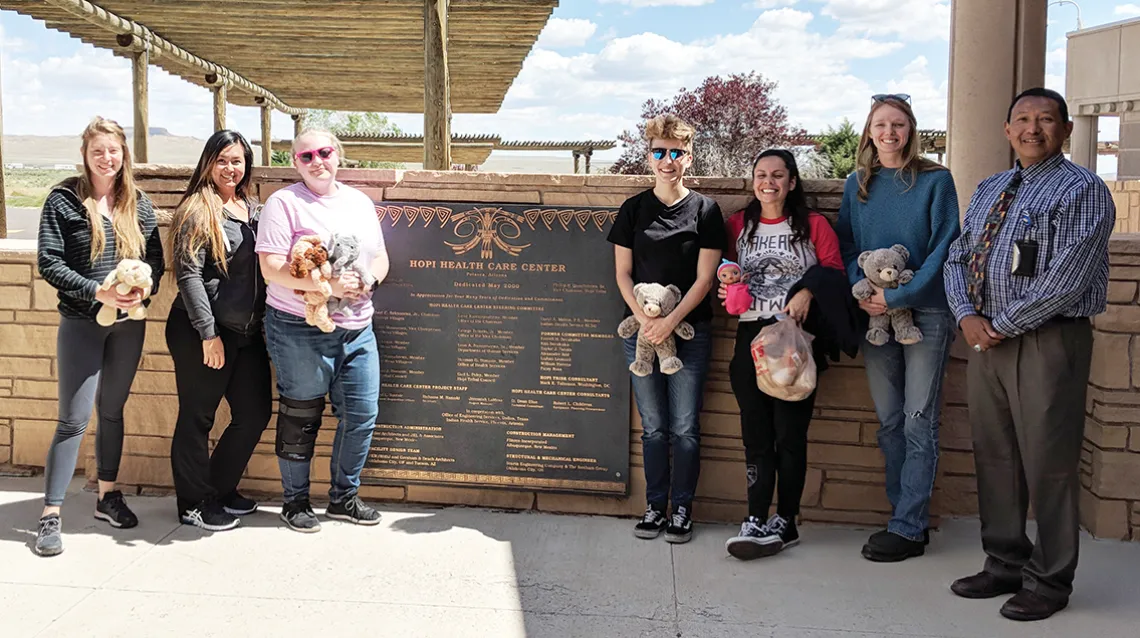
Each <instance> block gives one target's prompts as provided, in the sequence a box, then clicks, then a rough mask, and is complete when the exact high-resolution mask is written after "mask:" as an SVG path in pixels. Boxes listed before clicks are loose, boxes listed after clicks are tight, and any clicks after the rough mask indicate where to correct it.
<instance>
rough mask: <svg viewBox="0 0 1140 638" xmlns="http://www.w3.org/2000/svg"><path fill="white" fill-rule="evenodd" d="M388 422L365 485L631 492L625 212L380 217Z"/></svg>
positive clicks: (379, 331) (399, 211) (378, 296)
mask: <svg viewBox="0 0 1140 638" xmlns="http://www.w3.org/2000/svg"><path fill="white" fill-rule="evenodd" d="M376 212H377V214H378V215H379V217H380V224H381V227H382V228H383V231H384V239H385V243H386V244H387V247H388V255H389V257H390V258H391V261H392V269H391V274H389V275H388V279H387V280H385V282H384V283H383V284H382V285H381V286H380V287H379V288H377V290H376V293H375V296H374V301H375V303H376V316H375V319H374V322H373V324H374V327H375V330H376V335H377V339H378V341H379V347H380V367H381V370H380V373H381V383H380V416H379V418H378V419H377V421H376V431H375V434H374V435H373V439H372V450H371V452H370V454H369V457H368V461H367V463H366V465H365V469H364V475H363V478H364V480H366V481H370V482H376V483H384V482H398V483H431V484H442V485H463V486H471V487H502V488H518V489H528V490H556V491H567V492H591V493H608V494H625V493H626V490H627V485H628V475H629V438H630V437H629V430H630V428H629V408H630V405H629V370H628V368H627V366H626V364H625V357H624V354H623V352H622V342H621V339H620V338H619V337H618V336H617V326H618V323H620V322H621V319H622V311H623V301H622V298H621V293H620V292H619V291H618V289H617V285H616V283H615V282H614V258H613V247H612V245H610V244H609V243H608V242H607V241H606V235H607V234H608V233H609V230H610V227H611V226H612V225H613V222H614V219H615V217H616V216H617V210H616V209H600V208H558V207H541V206H525V205H524V206H517V205H510V206H507V205H504V206H497V205H493V204H450V203H395V202H383V203H379V204H377V206H376Z"/></svg>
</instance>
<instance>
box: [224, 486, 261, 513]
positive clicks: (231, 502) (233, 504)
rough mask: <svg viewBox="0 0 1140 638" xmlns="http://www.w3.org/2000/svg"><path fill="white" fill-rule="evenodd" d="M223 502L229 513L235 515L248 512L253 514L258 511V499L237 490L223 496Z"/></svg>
mask: <svg viewBox="0 0 1140 638" xmlns="http://www.w3.org/2000/svg"><path fill="white" fill-rule="evenodd" d="M221 504H222V507H223V508H224V509H225V510H226V513H227V514H232V515H234V516H245V515H246V514H252V513H254V512H256V511H257V501H254V500H253V499H250V498H246V497H244V496H242V495H241V494H238V493H237V492H236V491H235V492H232V493H230V495H229V496H227V497H225V498H223V499H222V500H221Z"/></svg>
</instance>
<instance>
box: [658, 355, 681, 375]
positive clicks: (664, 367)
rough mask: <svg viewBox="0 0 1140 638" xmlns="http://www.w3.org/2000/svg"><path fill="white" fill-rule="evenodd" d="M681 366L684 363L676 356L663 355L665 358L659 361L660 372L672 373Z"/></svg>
mask: <svg viewBox="0 0 1140 638" xmlns="http://www.w3.org/2000/svg"><path fill="white" fill-rule="evenodd" d="M683 367H684V364H683V363H681V360H680V359H678V358H677V357H665V359H664V360H663V361H662V362H661V373H662V374H673V373H675V372H677V371H678V370H680V369H681V368H683Z"/></svg>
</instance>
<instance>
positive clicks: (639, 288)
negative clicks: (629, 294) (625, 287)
mask: <svg viewBox="0 0 1140 638" xmlns="http://www.w3.org/2000/svg"><path fill="white" fill-rule="evenodd" d="M648 285H649V284H636V285H634V287H633V294H634V295H635V296H636V295H639V294H641V291H642V290H644V289H645V287H646V286H648Z"/></svg>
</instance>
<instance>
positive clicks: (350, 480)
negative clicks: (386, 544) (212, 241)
mask: <svg viewBox="0 0 1140 638" xmlns="http://www.w3.org/2000/svg"><path fill="white" fill-rule="evenodd" d="M292 151H293V167H294V168H296V169H297V172H298V173H299V174H300V175H301V179H302V181H301V182H298V183H296V184H293V185H292V186H289V187H286V188H284V189H281V190H279V191H277V192H276V193H273V195H271V196H270V197H269V199H268V200H267V201H266V202H265V206H264V208H263V209H262V211H261V219H260V223H259V226H258V232H257V252H258V254H259V256H260V262H261V271H262V273H263V274H264V276H265V279H266V281H267V282H268V291H267V292H268V295H267V300H266V305H267V308H266V312H265V336H266V345H267V346H268V347H269V354H270V356H271V357H272V359H273V365H274V368H275V369H276V371H277V390H278V393H279V394H280V395H281V400H280V405H279V410H278V416H277V457H278V463H279V465H280V467H281V484H282V487H283V489H284V493H285V494H284V495H285V505H284V507H283V508H282V510H281V519H282V520H283V521H285V524H286V525H288V526H289V527H290V528H291V529H294V530H297V531H299V532H316V531H318V530H320V527H321V525H320V522H319V521H318V520H317V517H316V515H315V514H314V513H313V508H312V506H311V505H310V504H309V470H310V462H311V461H312V458H313V449H314V447H315V446H316V440H317V431H318V430H319V429H320V426H321V414H322V413H323V412H324V408H325V395H329V397H330V398H331V400H332V404H333V412H334V414H336V416H337V418H338V423H337V430H336V438H335V439H334V440H333V449H332V459H331V462H330V466H331V467H330V472H329V474H330V481H329V482H330V485H329V506H328V509H327V510H326V511H325V515H326V516H328V517H329V518H335V519H339V520H345V521H349V522H352V523H358V524H361V525H375V524H377V523H379V522H380V514H379V513H378V512H377V511H376V510H375V509H373V508H371V507H369V506H368V505H366V504H364V503H363V502H362V501H361V500H360V497H358V496H357V490H358V488H359V487H360V472H361V469H363V467H364V461H365V459H366V458H367V456H368V450H369V448H370V447H371V446H372V430H373V428H374V427H375V425H376V415H377V404H378V402H379V398H380V359H379V354H378V352H377V348H376V336H375V335H374V334H373V332H372V312H373V309H372V298H371V293H372V290H373V289H374V288H375V286H376V285H377V284H379V283H380V282H381V281H383V280H384V277H386V276H387V274H388V253H387V251H386V250H385V248H384V236H383V233H382V232H381V230H380V220H379V219H378V218H377V217H376V208H375V206H374V205H373V203H372V200H371V199H369V198H368V196H367V195H365V194H364V193H362V192H360V191H358V190H356V189H355V188H352V187H351V186H346V185H344V184H341V183H340V182H338V181H336V172H337V166H338V164H339V162H340V157H341V154H342V151H341V144H340V140H338V139H337V138H336V136H335V135H333V134H332V133H329V132H327V131H318V130H309V131H305V132H302V133H301V134H300V135H299V136H297V138H296V139H294V140H293V149H292ZM303 235H318V236H320V238H321V242H322V243H323V245H324V246H333V247H334V250H335V245H336V243H337V242H338V241H339V240H340V239H341V238H347V237H349V236H354V237H355V239H356V242H357V244H358V245H359V248H360V256H359V258H358V259H357V260H356V262H355V264H356V265H357V266H359V267H360V268H359V269H358V270H355V271H354V270H353V269H352V268H344V269H343V271H342V272H341V273H339V275H337V276H335V277H334V279H333V280H332V281H331V282H329V283H330V284H331V286H332V296H333V297H335V298H337V299H340V300H344V301H346V302H348V303H338V304H336V305H335V308H336V310H335V311H334V312H332V314H331V317H332V321H333V323H334V324H335V326H336V327H335V328H334V329H333V331H332V332H323V331H322V330H321V329H320V328H318V327H316V326H312V325H309V324H308V323H306V321H305V302H304V300H303V299H302V294H301V293H299V292H297V291H313V290H316V289H317V286H316V284H314V283H313V282H312V281H311V280H309V279H297V278H294V277H293V276H292V275H291V274H290V272H289V253H290V251H291V249H292V247H293V244H294V243H295V242H296V241H297V239H298V238H299V237H301V236H303ZM334 274H335V273H334Z"/></svg>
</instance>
